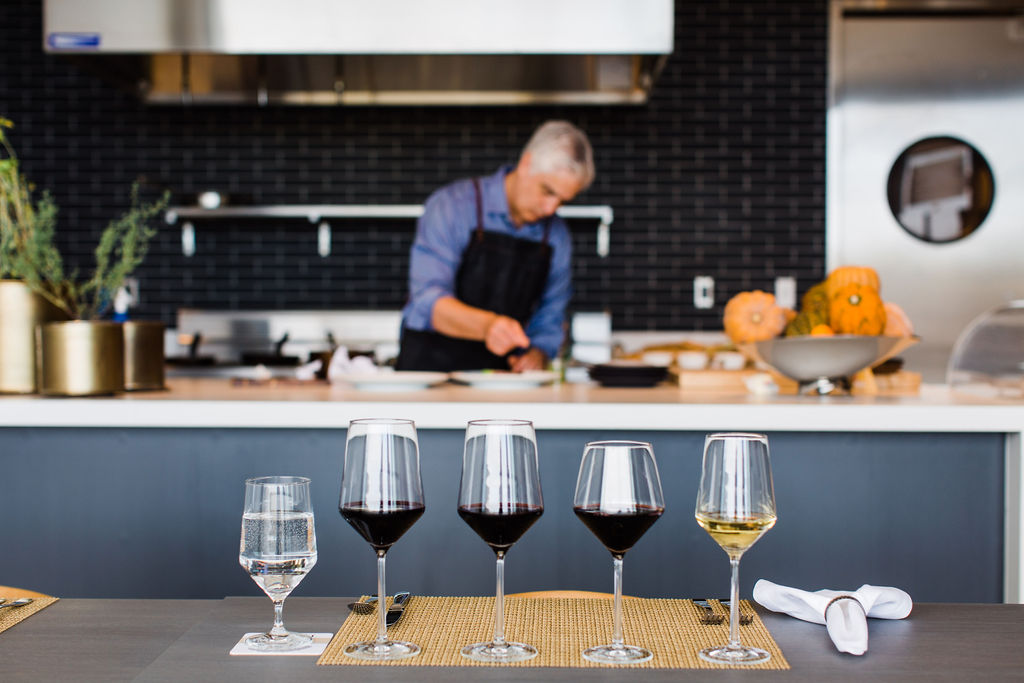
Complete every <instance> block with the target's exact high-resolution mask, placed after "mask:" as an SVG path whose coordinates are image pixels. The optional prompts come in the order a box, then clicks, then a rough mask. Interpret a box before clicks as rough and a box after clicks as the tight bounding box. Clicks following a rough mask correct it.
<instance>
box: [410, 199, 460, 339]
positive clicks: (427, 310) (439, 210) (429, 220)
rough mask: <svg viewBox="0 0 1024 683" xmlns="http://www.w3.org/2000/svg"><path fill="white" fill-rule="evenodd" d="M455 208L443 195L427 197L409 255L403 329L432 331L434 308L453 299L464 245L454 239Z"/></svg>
mask: <svg viewBox="0 0 1024 683" xmlns="http://www.w3.org/2000/svg"><path fill="white" fill-rule="evenodd" d="M455 220H456V216H455V206H454V204H453V202H452V201H451V200H450V199H448V198H447V197H446V196H444V195H434V196H433V197H430V198H429V199H428V200H427V202H426V204H425V205H424V207H423V215H422V216H421V217H420V218H419V220H418V221H417V222H416V238H415V240H414V241H413V245H412V250H411V251H410V254H409V301H408V303H407V304H406V306H405V310H404V312H403V321H404V325H405V326H406V327H408V328H410V329H413V330H430V331H433V329H434V328H433V325H432V324H431V317H432V315H433V312H434V304H435V303H436V302H437V300H438V299H439V298H441V297H442V296H455V274H456V272H457V270H458V267H459V261H460V259H461V258H462V250H463V249H464V247H465V245H460V244H459V243H458V240H456V239H455V237H454V234H455V232H454V231H453V230H452V225H453V223H454V222H455Z"/></svg>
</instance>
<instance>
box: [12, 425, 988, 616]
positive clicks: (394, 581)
mask: <svg viewBox="0 0 1024 683" xmlns="http://www.w3.org/2000/svg"><path fill="white" fill-rule="evenodd" d="M769 436H770V440H771V448H772V459H773V467H774V474H775V487H776V498H777V502H778V509H779V522H778V524H777V525H776V526H775V528H774V529H773V530H772V531H770V532H769V533H768V534H766V535H765V536H764V538H763V539H762V540H761V541H759V542H758V544H757V545H755V546H754V548H753V549H752V550H751V551H750V552H749V553H748V554H747V555H746V556H745V557H744V561H743V565H742V567H741V577H740V579H741V588H742V591H743V593H744V594H745V595H748V596H749V594H750V589H751V586H752V584H753V582H754V581H755V580H756V579H757V578H762V577H763V578H768V579H770V580H772V581H776V582H778V583H783V584H789V585H795V586H800V587H804V588H808V589H817V588H825V587H828V588H840V589H843V588H851V589H852V588H856V587H858V586H859V585H861V584H862V583H872V584H882V585H894V586H899V587H901V588H903V589H905V590H907V591H908V592H909V593H910V594H911V596H913V598H914V599H915V600H918V601H942V602H999V601H1001V600H1002V598H1003V525H1004V521H1003V519H1004V518H1003V484H1004V481H1003V479H1004V436H1003V435H1001V434H941V435H937V434H922V433H914V434H910V433H870V432H866V433H858V434H849V433H810V432H801V433H794V432H780V433H770V434H769ZM344 437H345V432H344V430H329V429H289V430H280V429H265V430H260V429H122V428H95V429H80V428H46V429H42V428H38V429H37V428H5V429H0V461H2V463H3V471H4V472H5V475H6V476H5V478H4V480H5V484H6V486H5V487H4V494H3V496H2V497H0V515H2V516H3V518H4V519H5V520H7V524H6V525H5V527H6V531H7V534H6V537H5V547H6V551H5V562H4V563H3V576H2V577H0V583H6V584H10V585H18V586H24V587H30V588H34V589H37V590H42V591H45V592H48V593H51V594H54V595H59V596H62V597H119V598H140V597H150V598H152V597H167V598H170V597H175V598H218V597H222V596H225V595H256V594H258V589H257V587H256V585H255V584H253V583H252V582H251V580H250V579H249V578H248V577H247V576H246V575H245V574H244V573H243V571H242V569H241V568H240V567H239V566H238V563H237V548H238V535H239V528H240V519H241V509H242V497H243V485H242V483H243V480H244V479H245V478H246V477H250V476H260V475H267V474H294V475H304V476H308V477H311V478H312V479H313V498H314V504H315V512H316V515H317V535H318V541H319V553H320V556H319V561H318V563H317V566H316V567H315V568H314V569H313V570H312V572H311V573H310V574H309V576H308V577H307V578H306V580H305V581H304V582H303V584H302V585H300V586H299V588H298V589H297V590H296V593H295V595H297V596H299V595H306V596H310V595H352V594H359V593H367V592H371V593H372V592H374V591H375V585H376V584H375V573H374V572H375V566H374V560H373V553H372V551H371V550H370V548H369V547H368V546H367V545H366V544H365V543H364V542H363V541H362V540H361V539H360V538H359V537H358V536H357V535H356V533H355V532H354V531H353V530H352V529H350V528H349V527H348V525H347V524H346V523H345V522H344V521H343V520H342V519H341V517H340V516H339V515H338V514H337V501H338V490H339V484H340V476H341V463H342V458H343V454H344V446H345V441H344ZM462 438H463V434H462V432H461V431H459V430H421V431H420V449H421V457H422V461H423V466H422V470H423V476H424V489H425V494H426V503H427V511H426V514H425V515H424V516H423V517H422V518H421V520H420V521H419V522H418V523H417V524H416V525H415V526H414V527H413V528H412V530H411V531H410V532H409V533H408V534H407V535H406V536H405V537H404V538H403V539H402V540H401V541H400V542H399V543H398V544H397V545H396V546H395V547H394V548H393V550H392V551H391V552H390V553H389V555H388V588H389V592H393V591H394V590H410V591H412V592H414V593H420V594H449V595H489V594H491V593H492V592H493V589H494V576H493V573H494V565H493V554H492V552H491V551H490V550H489V549H488V548H487V546H485V545H484V544H483V543H482V542H481V541H480V540H479V538H478V537H477V536H476V535H475V534H474V533H473V532H472V531H471V530H470V529H469V528H468V527H467V526H466V525H465V524H463V523H462V521H461V520H460V519H459V518H458V515H457V514H456V511H455V500H456V494H457V491H458V485H459V467H460V461H461V457H462ZM608 438H629V439H640V440H645V441H651V442H652V443H653V444H654V449H655V454H656V456H657V458H658V465H659V468H660V470H661V478H662V485H663V487H664V490H665V500H666V512H665V515H664V516H663V517H662V519H661V520H660V521H659V522H658V523H657V524H655V525H654V526H653V527H652V528H651V530H650V531H649V532H648V533H647V534H646V536H644V538H642V539H641V541H640V543H639V544H638V545H637V546H636V547H635V548H634V549H633V550H632V551H631V552H630V553H629V554H628V555H627V558H626V563H625V576H624V586H625V589H624V590H625V592H626V593H627V594H634V595H640V596H645V597H657V596H662V597H719V596H723V595H725V594H726V593H727V591H728V562H727V560H726V557H725V554H724V553H723V552H722V551H721V550H720V549H719V548H718V547H717V546H716V545H715V544H714V543H713V542H712V541H711V539H710V538H708V537H707V535H706V534H705V533H704V532H703V531H702V530H701V529H700V528H698V527H697V525H696V523H695V522H694V520H693V505H694V496H695V494H696V491H697V478H698V476H699V472H700V458H701V449H702V445H703V438H704V434H703V433H695V432H665V431H614V430H593V431H541V432H540V433H539V434H538V442H539V447H540V455H541V467H542V482H543V488H544V496H545V501H544V502H545V512H544V516H543V517H542V518H541V519H540V521H539V522H538V523H537V524H536V525H535V526H534V527H533V528H532V529H531V530H530V531H529V533H527V534H526V536H525V537H524V538H523V540H522V541H521V542H520V543H519V544H518V545H516V546H515V547H514V548H513V549H512V551H511V552H510V553H509V557H508V563H507V569H506V582H507V590H508V591H509V592H515V591H525V590H542V589H554V588H579V589H587V590H599V591H610V590H611V579H612V572H611V558H610V556H609V555H608V553H607V551H605V550H604V549H603V547H601V545H600V544H599V543H598V541H597V540H596V539H595V538H594V537H593V536H592V535H591V534H590V533H589V532H588V531H587V530H586V529H585V528H584V527H583V525H582V524H580V523H579V522H578V521H577V520H576V518H575V517H574V515H573V514H572V509H571V508H572V494H573V490H574V487H575V482H576V474H577V468H578V465H579V459H580V455H581V453H582V449H583V445H584V443H585V442H586V441H588V440H595V439H608Z"/></svg>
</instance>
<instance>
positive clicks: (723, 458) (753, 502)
mask: <svg viewBox="0 0 1024 683" xmlns="http://www.w3.org/2000/svg"><path fill="white" fill-rule="evenodd" d="M696 517H697V523H698V524H700V526H701V527H702V528H703V529H704V530H705V531H707V532H708V534H709V535H710V536H711V538H713V539H714V540H715V542H716V543H718V545H720V546H721V547H722V549H723V550H724V551H725V552H726V554H727V555H728V556H729V564H730V566H731V567H732V588H731V590H730V592H729V643H728V644H727V645H720V646H716V647H709V648H705V649H703V650H701V651H700V653H699V654H700V657H701V659H704V660H706V661H709V662H715V663H718V664H759V663H761V662H767V661H768V660H769V659H771V654H769V653H768V652H766V651H765V650H761V649H759V648H756V647H746V646H743V645H740V636H739V614H740V612H739V609H740V587H739V580H740V575H739V570H740V557H742V555H743V553H744V552H746V551H747V549H749V548H750V546H752V545H754V543H755V542H756V541H757V539H759V538H761V535H762V534H764V532H766V531H768V530H769V529H771V528H772V527H773V526H775V519H776V512H775V490H774V487H773V485H772V465H771V461H770V460H769V458H768V437H766V436H765V435H763V434H742V433H729V434H711V435H709V436H708V437H707V438H706V439H705V441H704V462H703V465H702V468H701V475H700V489H699V490H698V491H697V509H696Z"/></svg>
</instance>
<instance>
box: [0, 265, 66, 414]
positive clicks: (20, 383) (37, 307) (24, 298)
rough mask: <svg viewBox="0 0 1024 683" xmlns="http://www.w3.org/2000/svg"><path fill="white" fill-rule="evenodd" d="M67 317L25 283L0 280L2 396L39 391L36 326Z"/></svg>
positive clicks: (0, 371)
mask: <svg viewBox="0 0 1024 683" xmlns="http://www.w3.org/2000/svg"><path fill="white" fill-rule="evenodd" d="M66 318H67V316H65V315H64V313H63V312H62V311H61V310H60V309H59V308H57V307H56V306H54V305H53V304H51V303H50V302H49V301H47V300H46V299H44V298H43V297H41V296H39V295H38V294H35V293H33V292H32V291H31V290H30V289H29V288H28V287H26V286H25V283H23V282H22V281H20V280H0V393H5V394H31V393H33V392H35V391H37V389H38V386H37V383H36V326H37V325H41V324H43V323H47V322H50V321H52V320H64V319H66Z"/></svg>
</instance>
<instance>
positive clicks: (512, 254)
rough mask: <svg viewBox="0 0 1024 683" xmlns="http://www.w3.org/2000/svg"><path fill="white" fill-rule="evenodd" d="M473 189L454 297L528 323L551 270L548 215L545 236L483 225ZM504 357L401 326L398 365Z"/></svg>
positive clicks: (495, 362)
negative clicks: (469, 230) (471, 221)
mask: <svg viewBox="0 0 1024 683" xmlns="http://www.w3.org/2000/svg"><path fill="white" fill-rule="evenodd" d="M473 191H474V192H475V194H476V229H475V230H474V234H473V237H471V238H470V240H469V245H467V246H466V250H465V251H464V252H462V261H461V263H460V264H459V270H458V273H457V274H456V276H455V298H456V299H458V300H459V301H461V302H462V303H464V304H468V305H470V306H475V307H476V308H482V309H484V310H485V311H493V312H494V313H497V314H499V315H506V316H508V317H510V318H514V319H515V320H517V321H519V324H520V325H522V326H523V328H524V329H525V328H526V323H527V321H528V320H529V319H530V316H531V315H533V313H534V311H536V310H537V306H538V305H539V304H540V300H541V296H543V294H544V287H545V285H546V284H547V281H548V272H549V271H550V270H551V255H552V253H553V251H554V250H553V249H552V248H551V245H550V244H548V234H549V233H550V231H551V219H550V218H548V219H547V221H546V222H545V224H544V240H543V241H542V242H534V241H532V240H527V239H522V238H520V237H513V236H511V235H506V234H503V233H499V232H491V231H488V230H484V228H483V225H484V221H483V202H482V201H481V198H480V183H479V181H478V180H477V179H476V178H474V179H473ZM508 367H509V365H508V360H507V357H502V356H496V355H495V354H493V353H491V352H490V351H488V350H487V347H486V345H484V343H483V342H482V341H472V340H469V339H457V338H455V337H449V336H446V335H443V334H438V333H437V332H428V331H424V330H410V329H409V328H407V327H403V328H402V341H401V350H400V352H399V354H398V360H397V362H396V363H395V368H396V369H397V370H434V371H441V372H449V371H452V370H484V369H495V370H508Z"/></svg>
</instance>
